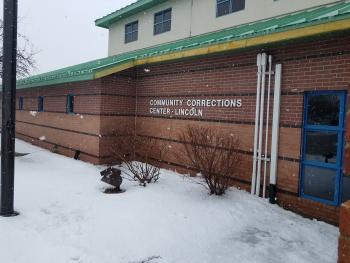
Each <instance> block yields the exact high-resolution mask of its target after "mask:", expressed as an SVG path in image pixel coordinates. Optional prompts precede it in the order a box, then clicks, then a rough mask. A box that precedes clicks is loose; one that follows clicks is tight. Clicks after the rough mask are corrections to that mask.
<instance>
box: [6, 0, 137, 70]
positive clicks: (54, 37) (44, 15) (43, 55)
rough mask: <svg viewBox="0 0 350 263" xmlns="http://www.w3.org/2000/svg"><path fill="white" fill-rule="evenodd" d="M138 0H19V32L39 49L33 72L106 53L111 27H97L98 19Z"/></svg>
mask: <svg viewBox="0 0 350 263" xmlns="http://www.w3.org/2000/svg"><path fill="white" fill-rule="evenodd" d="M135 1H136V0H99V1H92V0H56V1H50V0H19V1H18V12H19V21H20V22H19V32H20V33H22V34H24V35H26V36H27V37H28V38H29V40H30V41H31V43H32V44H33V46H34V48H35V50H36V51H38V52H39V53H38V54H37V55H36V57H35V58H36V62H37V69H36V71H35V72H34V73H35V74H37V73H42V72H47V71H50V70H54V69H58V68H62V67H65V66H72V65H75V64H79V63H82V62H85V61H89V60H93V59H96V58H102V57H105V56H107V44H108V43H107V42H108V30H107V29H103V28H99V27H96V26H95V25H94V21H95V19H97V18H100V17H102V16H104V15H106V14H108V13H111V12H112V11H115V10H117V9H119V8H121V7H123V6H125V5H127V4H129V3H132V2H135ZM2 12H3V7H2V4H1V13H2Z"/></svg>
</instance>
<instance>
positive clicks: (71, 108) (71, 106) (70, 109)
mask: <svg viewBox="0 0 350 263" xmlns="http://www.w3.org/2000/svg"><path fill="white" fill-rule="evenodd" d="M67 113H74V95H67Z"/></svg>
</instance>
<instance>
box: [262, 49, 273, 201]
mask: <svg viewBox="0 0 350 263" xmlns="http://www.w3.org/2000/svg"><path fill="white" fill-rule="evenodd" d="M271 77H272V56H271V55H270V56H269V84H268V88H267V106H266V107H267V110H266V134H265V156H264V179H263V198H265V197H266V173H267V162H268V158H267V149H268V143H269V127H270V124H269V122H270V98H271V96H270V93H271Z"/></svg>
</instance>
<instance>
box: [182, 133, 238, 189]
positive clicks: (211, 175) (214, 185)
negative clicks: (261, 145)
mask: <svg viewBox="0 0 350 263" xmlns="http://www.w3.org/2000/svg"><path fill="white" fill-rule="evenodd" d="M179 140H180V141H182V142H184V144H183V147H182V150H180V153H179V155H181V156H183V157H185V158H186V159H187V162H189V166H191V167H193V168H194V169H196V170H197V171H199V172H200V174H201V176H202V177H203V179H204V181H205V183H204V185H205V186H206V187H207V189H208V190H209V193H210V194H215V195H223V194H224V193H225V191H226V190H227V188H228V187H229V183H230V178H232V176H233V175H234V174H235V172H236V168H237V166H238V165H239V163H240V157H239V153H238V152H237V149H238V147H239V139H238V138H237V137H236V136H234V135H233V134H230V135H225V134H223V133H221V132H220V131H217V130H214V129H212V128H207V127H201V126H188V127H187V128H186V130H185V131H184V132H182V133H181V134H180V135H179ZM183 157H182V158H183Z"/></svg>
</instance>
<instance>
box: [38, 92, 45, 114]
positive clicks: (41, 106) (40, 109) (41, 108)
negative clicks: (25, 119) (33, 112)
mask: <svg viewBox="0 0 350 263" xmlns="http://www.w3.org/2000/svg"><path fill="white" fill-rule="evenodd" d="M43 111H44V97H43V96H40V97H39V98H38V112H43Z"/></svg>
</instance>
